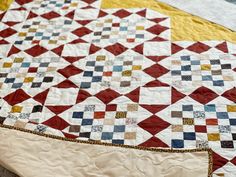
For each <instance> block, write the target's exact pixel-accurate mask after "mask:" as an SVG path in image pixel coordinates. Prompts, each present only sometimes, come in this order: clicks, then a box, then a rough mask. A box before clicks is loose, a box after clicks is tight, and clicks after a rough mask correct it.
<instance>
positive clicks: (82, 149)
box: [0, 128, 212, 177]
mask: <svg viewBox="0 0 236 177" xmlns="http://www.w3.org/2000/svg"><path fill="white" fill-rule="evenodd" d="M0 138H1V140H4V141H0V152H1V153H0V159H1V160H0V162H1V164H4V165H5V167H6V168H9V169H12V171H13V172H15V173H16V174H18V175H19V177H42V176H44V177H52V176H57V177H75V176H76V177H95V176H96V177H97V176H99V177H111V176H112V177H120V176H125V177H146V176H149V177H152V176H153V177H154V176H156V175H157V174H158V176H159V177H173V176H176V177H189V176H192V177H206V176H208V174H209V169H211V163H209V159H211V158H212V157H211V152H210V151H207V150H188V151H187V150H186V151H184V150H168V149H158V148H154V149H151V148H142V147H139V148H134V147H129V146H124V147H123V146H112V145H110V144H99V143H96V142H95V143H94V144H93V145H91V144H90V143H86V142H83V143H81V142H70V141H65V140H64V141H62V140H58V139H55V138H54V139H50V138H46V137H44V136H38V135H34V134H30V133H25V132H21V131H16V130H9V129H7V128H0Z"/></svg>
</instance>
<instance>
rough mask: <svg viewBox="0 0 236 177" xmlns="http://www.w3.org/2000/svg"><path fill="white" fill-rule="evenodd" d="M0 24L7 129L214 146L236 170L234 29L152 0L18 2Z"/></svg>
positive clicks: (219, 167)
mask: <svg viewBox="0 0 236 177" xmlns="http://www.w3.org/2000/svg"><path fill="white" fill-rule="evenodd" d="M0 20H1V22H0V23H1V25H0V49H1V50H0V123H1V126H2V127H7V128H14V129H17V130H22V131H27V132H31V133H36V134H44V135H45V136H46V135H50V136H53V137H57V138H59V137H61V138H67V139H76V140H84V141H89V142H90V141H96V142H105V143H112V144H119V145H120V146H122V145H132V146H144V147H159V148H160V147H161V148H174V149H175V148H176V149H182V150H186V149H208V148H211V149H212V150H213V167H212V169H210V170H209V171H210V172H211V170H212V171H213V176H225V177H228V176H229V177H230V176H236V167H235V165H236V157H235V156H236V154H235V150H236V104H235V102H236V88H235V86H236V82H235V79H236V45H235V41H236V33H235V32H233V31H231V30H228V29H227V28H224V27H222V26H220V25H217V24H213V23H211V22H208V21H206V20H204V19H200V18H199V17H195V16H192V15H189V14H187V13H185V12H182V11H180V10H177V9H174V8H172V7H170V6H168V5H165V4H163V3H160V2H157V1H154V0H144V1H142V2H140V1H136V0H133V1H124V0H116V1H115V0H114V1H113V0H102V1H101V0H35V1H32V0H16V1H15V2H14V3H13V4H12V6H11V7H10V9H9V10H8V11H6V12H2V13H1V14H0ZM8 131H10V130H8ZM22 136H28V135H22ZM32 139H33V137H32ZM3 143H4V142H3ZM91 146H92V145H91Z"/></svg>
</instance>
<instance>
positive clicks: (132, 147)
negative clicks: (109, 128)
mask: <svg viewBox="0 0 236 177" xmlns="http://www.w3.org/2000/svg"><path fill="white" fill-rule="evenodd" d="M0 127H2V128H7V129H13V130H19V131H22V132H26V133H31V134H34V135H39V136H43V137H46V138H52V139H56V140H63V141H69V142H75V143H81V144H94V145H102V146H112V147H121V148H129V149H137V150H145V151H152V152H168V153H187V152H190V153H191V152H203V151H206V152H208V177H212V172H213V156H212V155H213V151H212V150H211V149H208V148H202V149H172V148H171V149H168V148H155V147H144V146H131V145H123V144H111V143H104V142H100V141H92V140H88V141H85V140H78V139H72V138H66V137H60V136H56V135H50V134H45V133H39V132H35V131H32V130H27V129H23V128H18V127H14V126H11V125H3V124H0Z"/></svg>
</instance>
